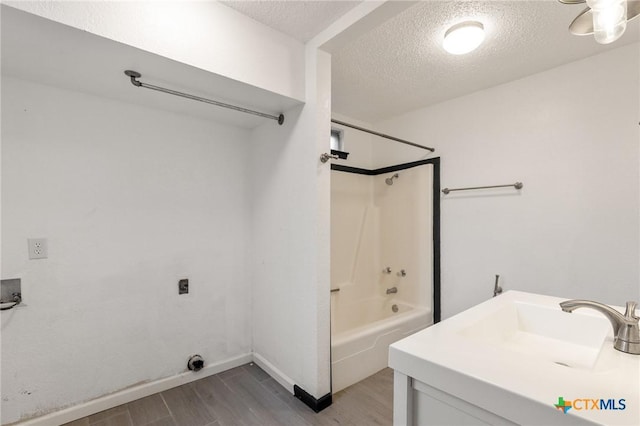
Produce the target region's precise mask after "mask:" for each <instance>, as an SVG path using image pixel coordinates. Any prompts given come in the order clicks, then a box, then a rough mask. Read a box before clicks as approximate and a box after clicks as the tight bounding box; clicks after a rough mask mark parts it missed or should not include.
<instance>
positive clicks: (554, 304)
mask: <svg viewBox="0 0 640 426" xmlns="http://www.w3.org/2000/svg"><path fill="white" fill-rule="evenodd" d="M564 300H566V299H560V298H556V297H550V296H542V295H537V294H530V293H524V292H518V291H509V292H506V293H504V294H502V295H500V296H498V297H496V298H493V299H491V300H488V301H486V302H484V303H482V304H480V305H477V306H475V307H473V308H471V309H469V310H467V311H464V312H462V313H460V314H458V315H456V316H454V317H451V318H449V319H447V320H445V321H443V322H440V323H438V324H436V325H434V326H432V327H430V328H427V329H425V330H423V331H420V332H418V333H416V334H413V335H412V336H409V337H407V338H405V339H403V340H400V341H398V342H396V343H394V344H393V345H391V347H390V349H389V366H390V367H391V368H393V369H394V370H397V371H399V372H401V373H403V374H405V375H407V376H410V377H413V378H414V379H416V380H419V381H421V382H423V383H426V384H428V385H430V386H432V387H435V388H437V389H440V390H442V391H444V392H446V393H449V394H451V395H454V396H456V397H458V398H460V399H462V400H465V401H467V402H469V403H471V404H474V405H477V406H479V407H482V408H484V409H485V410H488V411H490V412H493V413H495V414H497V415H498V416H502V417H504V418H506V419H508V420H510V421H512V422H515V423H518V424H525V425H526V424H531V425H551V424H562V425H567V424H607V425H633V426H638V425H640V355H630V354H625V353H622V352H619V351H617V350H615V349H614V348H613V330H612V327H611V326H610V325H608V328H609V331H608V335H607V336H606V339H605V340H606V341H605V342H604V344H603V345H602V350H601V351H600V352H599V354H598V355H597V362H596V364H595V367H593V368H571V367H566V366H563V365H559V364H556V363H554V362H552V361H550V360H548V359H544V358H541V357H540V356H539V355H540V354H535V353H531V354H529V353H517V352H512V351H507V350H504V349H503V348H501V347H499V346H495V345H493V344H491V342H486V343H485V342H483V341H482V339H473V338H469V337H468V333H469V332H468V330H469V327H470V326H473V324H477V323H478V322H480V321H482V320H483V319H486V318H487V317H489V316H491V315H495V314H496V313H497V312H499V311H500V310H504V309H505V307H506V306H508V305H509V304H514V303H524V304H530V305H537V306H542V307H545V308H549V309H554V310H556V309H557V311H559V312H560V313H561V314H562V315H575V316H578V315H581V316H583V317H576V318H575V319H573V318H572V320H579V319H581V318H582V319H584V321H585V322H586V321H591V322H592V323H593V321H594V319H596V318H601V319H602V321H606V324H609V321H608V320H607V319H606V318H605V317H604V316H603V315H602V314H600V313H598V312H596V311H593V310H590V309H584V308H583V309H578V310H576V311H574V312H573V313H571V314H568V313H562V312H561V309H560V307H559V303H560V302H562V301H564ZM613 308H614V309H617V310H619V311H621V312H623V309H622V308H620V307H615V306H614V307H613ZM554 314H555V312H554ZM562 332H563V333H564V332H566V333H572V331H571V330H570V329H569V330H562ZM465 333H467V335H465ZM559 397H563V398H564V400H565V401H574V400H578V399H605V400H608V399H614V400H616V402H617V401H618V400H619V399H624V400H625V405H626V408H625V409H624V410H586V409H583V410H579V409H577V408H579V407H581V406H582V405H584V404H582V403H580V404H579V405H578V407H576V409H570V410H569V411H568V412H567V413H566V414H564V413H563V412H562V411H560V410H558V409H557V408H556V407H555V406H554V404H556V403H557V402H558V398H559ZM587 405H590V404H587ZM617 406H619V404H617Z"/></svg>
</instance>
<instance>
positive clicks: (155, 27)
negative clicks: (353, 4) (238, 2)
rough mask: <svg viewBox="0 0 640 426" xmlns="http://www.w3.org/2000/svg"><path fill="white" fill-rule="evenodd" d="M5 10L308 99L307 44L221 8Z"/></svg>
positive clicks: (132, 4)
mask: <svg viewBox="0 0 640 426" xmlns="http://www.w3.org/2000/svg"><path fill="white" fill-rule="evenodd" d="M4 3H5V4H8V5H10V6H12V7H15V8H17V9H21V10H24V11H26V12H29V13H33V14H35V15H39V16H42V17H44V18H47V19H51V20H53V21H57V22H60V23H63V24H66V25H70V26H72V27H76V28H79V29H81V30H84V31H88V32H90V33H94V34H97V35H100V36H103V37H106V38H109V39H112V40H115V41H118V42H121V43H124V44H128V45H130V46H134V47H137V48H140V49H143V50H146V51H148V52H151V53H155V54H158V55H160V56H164V57H167V58H169V59H173V60H176V61H178V62H182V63H185V64H188V65H192V66H194V67H197V68H201V69H203V70H205V71H210V72H213V73H216V74H220V75H223V76H225V77H229V78H232V79H235V80H238V81H241V82H243V83H247V84H250V85H253V86H256V87H260V88H262V89H266V90H269V91H272V92H275V93H278V94H281V95H285V96H289V97H291V98H294V99H298V100H304V97H305V92H304V90H305V87H304V84H305V83H304V60H305V58H304V45H303V44H302V43H300V42H299V41H297V40H294V39H293V38H291V37H289V36H287V35H285V34H282V33H280V32H278V31H276V30H274V29H272V28H269V27H267V26H266V25H263V24H260V23H258V22H257V21H254V20H253V19H251V18H249V17H247V16H245V15H242V14H241V13H239V12H237V11H235V10H233V9H231V8H229V7H227V6H224V5H223V4H220V3H217V2H215V1H175V0H174V1H154V0H143V1H124V2H121V1H52V0H48V1H6V2H4ZM140 71H141V72H142V73H143V74H144V70H140Z"/></svg>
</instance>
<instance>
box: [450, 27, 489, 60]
mask: <svg viewBox="0 0 640 426" xmlns="http://www.w3.org/2000/svg"><path fill="white" fill-rule="evenodd" d="M483 41H484V26H483V25H482V24H481V23H480V22H476V21H468V22H461V23H459V24H456V25H454V26H452V27H451V28H449V29H448V30H447V32H446V33H445V34H444V41H443V42H442V47H444V50H446V51H447V52H449V53H451V54H453V55H464V54H465V53H469V52H471V51H472V50H474V49H476V48H477V47H478V46H480V44H482V42H483Z"/></svg>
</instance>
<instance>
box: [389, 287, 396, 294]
mask: <svg viewBox="0 0 640 426" xmlns="http://www.w3.org/2000/svg"><path fill="white" fill-rule="evenodd" d="M397 292H398V287H391V288H388V289H387V294H396V293H397Z"/></svg>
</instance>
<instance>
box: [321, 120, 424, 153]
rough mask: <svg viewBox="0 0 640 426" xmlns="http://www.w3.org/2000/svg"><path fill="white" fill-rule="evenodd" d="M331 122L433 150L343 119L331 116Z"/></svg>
mask: <svg viewBox="0 0 640 426" xmlns="http://www.w3.org/2000/svg"><path fill="white" fill-rule="evenodd" d="M331 122H332V123H336V124H339V125H341V126H346V127H351V128H352V129H356V130H360V131H361V132H365V133H369V134H372V135H376V136H380V137H381V138H385V139H389V140H392V141H395V142H400V143H403V144H405V145H411V146H415V147H416V148H421V149H426V150H427V151H431V152H433V151H435V149H434V148H429V147H428V146H424V145H418V144H417V143H413V142H409V141H406V140H404V139H400V138H396V137H395V136H389V135H386V134H384V133H380V132H376V131H374V130H369V129H365V128H364V127H360V126H356V125H355V124H350V123H345V122H344V121H340V120H336V119H333V118H332V119H331Z"/></svg>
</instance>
